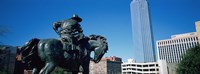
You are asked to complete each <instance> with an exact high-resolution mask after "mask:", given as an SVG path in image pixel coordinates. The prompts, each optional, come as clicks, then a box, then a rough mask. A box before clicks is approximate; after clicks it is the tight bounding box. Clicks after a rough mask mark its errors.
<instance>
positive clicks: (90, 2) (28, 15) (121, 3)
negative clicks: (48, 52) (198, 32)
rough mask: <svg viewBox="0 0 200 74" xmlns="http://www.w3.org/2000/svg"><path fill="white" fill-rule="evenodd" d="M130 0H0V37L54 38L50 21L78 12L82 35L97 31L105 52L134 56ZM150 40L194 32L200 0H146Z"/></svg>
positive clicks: (8, 40)
mask: <svg viewBox="0 0 200 74" xmlns="http://www.w3.org/2000/svg"><path fill="white" fill-rule="evenodd" d="M130 1H131V0H0V27H1V28H3V29H6V30H8V32H6V33H5V34H4V35H3V36H1V37H0V42H2V44H6V45H13V46H21V45H23V44H24V43H25V42H27V41H28V40H30V39H31V38H40V39H45V38H58V37H59V36H58V35H57V34H56V33H55V32H54V30H53V29H52V24H53V22H56V21H59V20H64V19H67V18H70V17H71V16H72V14H74V13H75V14H78V15H79V16H80V17H81V18H82V19H83V21H82V22H81V23H80V24H81V26H82V28H83V30H84V33H85V35H87V36H88V35H91V34H100V35H103V36H105V37H106V38H107V39H108V42H109V51H108V53H107V54H106V55H105V56H118V57H121V58H123V61H126V60H127V59H128V58H134V57H140V56H134V54H133V53H134V52H135V51H133V47H132V35H131V34H132V30H131V19H130ZM148 2H149V7H150V12H151V13H150V14H151V21H152V27H153V35H154V41H156V40H162V39H168V38H170V37H171V35H174V34H180V33H187V32H194V31H195V24H194V23H195V21H198V20H200V8H199V7H200V0H148Z"/></svg>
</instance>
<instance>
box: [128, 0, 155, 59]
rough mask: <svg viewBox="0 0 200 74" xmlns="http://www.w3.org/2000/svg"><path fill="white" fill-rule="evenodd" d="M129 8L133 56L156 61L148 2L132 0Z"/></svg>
mask: <svg viewBox="0 0 200 74" xmlns="http://www.w3.org/2000/svg"><path fill="white" fill-rule="evenodd" d="M130 8H131V22H132V33H133V48H134V55H135V57H134V58H135V59H136V61H140V62H153V61H156V58H155V50H154V44H153V36H152V30H151V23H150V16H149V8H148V3H147V1H146V0H132V1H131V4H130Z"/></svg>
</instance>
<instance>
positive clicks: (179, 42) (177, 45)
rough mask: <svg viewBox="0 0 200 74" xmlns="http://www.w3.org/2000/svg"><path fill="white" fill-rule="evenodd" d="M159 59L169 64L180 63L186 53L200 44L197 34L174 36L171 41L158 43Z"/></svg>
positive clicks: (166, 40)
mask: <svg viewBox="0 0 200 74" xmlns="http://www.w3.org/2000/svg"><path fill="white" fill-rule="evenodd" d="M156 44H157V50H158V58H159V59H160V60H166V61H167V63H180V61H181V60H182V58H183V56H184V54H185V53H186V51H187V50H188V49H189V48H191V47H194V46H196V45H197V44H198V37H197V33H196V32H191V33H185V34H178V35H172V36H171V39H165V40H159V41H157V42H156Z"/></svg>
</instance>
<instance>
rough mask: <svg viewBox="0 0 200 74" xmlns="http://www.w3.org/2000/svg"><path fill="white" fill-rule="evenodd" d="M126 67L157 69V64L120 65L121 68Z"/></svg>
mask: <svg viewBox="0 0 200 74" xmlns="http://www.w3.org/2000/svg"><path fill="white" fill-rule="evenodd" d="M128 66H132V67H155V66H156V67H158V64H149V65H136V64H125V65H122V67H128Z"/></svg>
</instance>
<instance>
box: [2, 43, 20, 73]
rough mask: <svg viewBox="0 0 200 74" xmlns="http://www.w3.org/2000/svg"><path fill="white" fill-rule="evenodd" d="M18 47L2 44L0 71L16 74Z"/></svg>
mask: <svg viewBox="0 0 200 74" xmlns="http://www.w3.org/2000/svg"><path fill="white" fill-rule="evenodd" d="M16 49H17V48H16V47H13V46H9V45H0V73H5V74H14V69H15V58H16Z"/></svg>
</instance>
